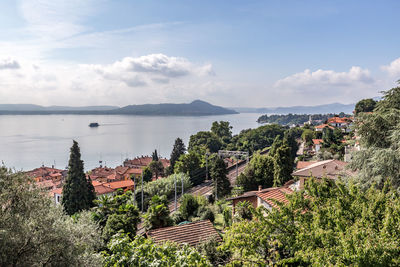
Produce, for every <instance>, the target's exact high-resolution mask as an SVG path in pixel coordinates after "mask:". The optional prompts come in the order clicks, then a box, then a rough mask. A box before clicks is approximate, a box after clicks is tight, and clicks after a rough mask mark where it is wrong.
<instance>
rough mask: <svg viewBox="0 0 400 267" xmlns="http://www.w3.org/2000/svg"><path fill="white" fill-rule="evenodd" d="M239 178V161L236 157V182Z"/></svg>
mask: <svg viewBox="0 0 400 267" xmlns="http://www.w3.org/2000/svg"><path fill="white" fill-rule="evenodd" d="M238 176H239V159H238V158H237V157H236V181H237V178H238Z"/></svg>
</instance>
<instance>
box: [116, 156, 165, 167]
mask: <svg viewBox="0 0 400 267" xmlns="http://www.w3.org/2000/svg"><path fill="white" fill-rule="evenodd" d="M159 160H160V161H161V163H162V164H163V166H164V168H167V167H169V165H170V162H169V160H168V159H164V158H160V159H159ZM152 161H153V158H152V157H149V156H142V157H137V158H134V159H126V160H125V161H124V166H125V167H130V168H137V169H143V168H145V167H147V166H149V164H150V163H151V162H152Z"/></svg>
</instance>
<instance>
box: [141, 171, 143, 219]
mask: <svg viewBox="0 0 400 267" xmlns="http://www.w3.org/2000/svg"><path fill="white" fill-rule="evenodd" d="M141 187H142V212H143V173H142V185H141Z"/></svg>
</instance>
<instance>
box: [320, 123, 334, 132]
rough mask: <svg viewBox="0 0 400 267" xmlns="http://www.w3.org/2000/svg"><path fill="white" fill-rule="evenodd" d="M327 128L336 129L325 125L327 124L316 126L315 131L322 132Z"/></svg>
mask: <svg viewBox="0 0 400 267" xmlns="http://www.w3.org/2000/svg"><path fill="white" fill-rule="evenodd" d="M326 127H328V128H329V129H331V130H333V129H335V127H333V126H331V125H329V124H326V123H325V124H321V125H318V126H315V131H317V132H322V131H323V130H324V129H325V128H326Z"/></svg>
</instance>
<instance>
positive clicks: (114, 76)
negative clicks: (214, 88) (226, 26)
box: [87, 54, 214, 87]
mask: <svg viewBox="0 0 400 267" xmlns="http://www.w3.org/2000/svg"><path fill="white" fill-rule="evenodd" d="M87 67H88V68H90V69H93V70H94V71H95V72H97V73H98V74H100V75H101V76H102V77H103V78H104V79H106V80H115V81H122V82H124V83H125V84H127V85H128V86H131V87H137V86H143V85H146V84H151V83H152V82H155V83H158V84H166V83H169V82H170V80H171V79H178V78H181V77H185V76H198V77H201V76H207V75H214V72H213V70H212V65H211V64H207V65H196V64H193V63H191V62H190V61H188V60H187V59H185V58H181V57H169V56H166V55H163V54H151V55H147V56H141V57H136V58H133V57H125V58H123V59H122V60H120V61H116V62H115V63H113V64H110V65H100V64H96V65H87Z"/></svg>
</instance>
